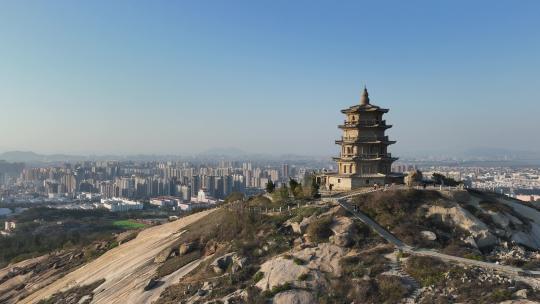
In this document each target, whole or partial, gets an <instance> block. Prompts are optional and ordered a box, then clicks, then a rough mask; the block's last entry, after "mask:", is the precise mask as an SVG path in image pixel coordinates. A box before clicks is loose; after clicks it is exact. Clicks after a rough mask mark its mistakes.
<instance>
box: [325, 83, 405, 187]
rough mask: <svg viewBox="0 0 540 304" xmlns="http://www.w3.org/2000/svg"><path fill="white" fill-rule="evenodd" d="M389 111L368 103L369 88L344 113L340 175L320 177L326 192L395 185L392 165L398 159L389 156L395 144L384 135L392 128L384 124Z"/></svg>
mask: <svg viewBox="0 0 540 304" xmlns="http://www.w3.org/2000/svg"><path fill="white" fill-rule="evenodd" d="M387 112H388V109H383V108H381V107H378V106H376V105H373V104H371V103H370V102H369V94H368V91H367V89H366V88H364V92H363V93H362V96H361V99H360V104H359V105H354V106H352V107H350V108H348V109H344V110H341V113H343V114H345V122H344V123H343V124H342V125H340V126H339V128H340V129H342V130H343V136H342V137H341V139H339V140H336V144H338V145H340V147H341V152H340V155H339V157H334V160H335V161H336V162H337V167H338V171H337V172H333V173H326V174H323V175H321V176H320V177H319V182H320V184H321V185H322V186H323V187H324V188H326V189H327V190H337V191H347V190H351V189H355V188H359V187H366V186H374V185H379V186H384V185H385V184H389V183H392V182H394V181H395V180H394V179H395V178H398V176H394V175H392V174H391V166H392V162H394V161H395V160H397V158H395V157H392V155H391V154H390V153H388V146H389V145H391V144H394V143H395V141H391V140H389V139H388V136H386V135H385V134H384V133H385V131H386V129H389V128H391V127H392V126H391V125H387V124H386V121H385V120H383V115H384V114H385V113H387Z"/></svg>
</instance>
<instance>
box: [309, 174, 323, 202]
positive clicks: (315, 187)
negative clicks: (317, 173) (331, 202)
mask: <svg viewBox="0 0 540 304" xmlns="http://www.w3.org/2000/svg"><path fill="white" fill-rule="evenodd" d="M319 188H320V185H319V183H318V182H317V179H316V178H315V177H312V178H311V197H313V198H319V197H321V194H320V193H319Z"/></svg>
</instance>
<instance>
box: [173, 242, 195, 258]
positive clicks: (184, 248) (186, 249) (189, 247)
mask: <svg viewBox="0 0 540 304" xmlns="http://www.w3.org/2000/svg"><path fill="white" fill-rule="evenodd" d="M195 248H197V244H196V243H195V242H187V243H182V244H180V246H179V247H178V254H180V255H184V254H186V253H190V252H192V251H193V250H194V249H195Z"/></svg>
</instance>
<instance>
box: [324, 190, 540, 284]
mask: <svg viewBox="0 0 540 304" xmlns="http://www.w3.org/2000/svg"><path fill="white" fill-rule="evenodd" d="M370 192H373V191H369V192H360V193H354V194H348V195H344V196H342V197H338V198H333V199H332V200H333V201H334V202H335V203H337V204H339V205H341V206H342V207H343V208H344V209H346V210H348V211H349V212H351V214H352V215H353V217H354V218H356V219H358V220H360V221H362V222H363V223H364V224H366V225H367V226H369V227H370V228H371V229H372V230H373V231H375V232H376V233H377V234H378V235H380V236H381V237H382V238H383V239H385V240H386V241H387V242H389V243H391V244H393V245H395V246H396V247H397V248H398V249H399V250H402V251H403V252H406V253H409V254H412V255H417V256H426V257H432V258H436V259H439V260H443V261H446V262H452V263H456V264H460V265H466V266H476V267H480V268H484V269H489V270H493V271H497V272H501V273H504V274H506V275H509V276H510V277H512V278H514V279H515V280H519V281H523V282H525V283H527V284H529V285H531V286H532V287H534V288H536V289H540V280H539V279H535V278H540V271H533V270H526V269H523V268H518V267H512V266H506V265H498V264H495V263H488V262H483V261H477V260H471V259H466V258H462V257H457V256H453V255H448V254H444V253H440V252H438V251H436V250H433V249H424V248H415V247H412V246H409V245H407V244H405V243H403V242H402V241H401V240H399V239H398V238H397V237H396V236H394V235H393V234H392V233H391V232H389V231H388V230H386V229H385V228H383V227H382V226H381V225H379V224H378V223H377V222H376V221H374V220H373V219H371V218H370V217H369V216H367V215H365V214H364V213H362V212H361V211H360V210H358V209H356V208H354V207H353V206H352V205H351V204H350V203H349V202H348V201H347V200H348V199H349V198H352V197H354V196H358V195H363V194H366V193H370Z"/></svg>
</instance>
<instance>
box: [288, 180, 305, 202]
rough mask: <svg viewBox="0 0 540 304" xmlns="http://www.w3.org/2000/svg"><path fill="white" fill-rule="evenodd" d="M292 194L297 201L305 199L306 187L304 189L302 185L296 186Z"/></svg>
mask: <svg viewBox="0 0 540 304" xmlns="http://www.w3.org/2000/svg"><path fill="white" fill-rule="evenodd" d="M291 192H292V194H293V196H294V198H296V199H299V198H303V197H304V187H302V184H298V185H296V186H295V187H294V190H291Z"/></svg>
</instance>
